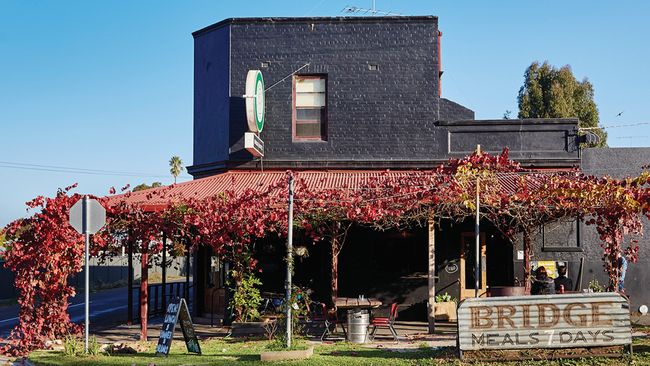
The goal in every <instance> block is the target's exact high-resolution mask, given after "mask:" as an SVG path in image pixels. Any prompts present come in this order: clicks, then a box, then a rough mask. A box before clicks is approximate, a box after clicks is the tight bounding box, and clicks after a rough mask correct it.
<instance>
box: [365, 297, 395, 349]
mask: <svg viewBox="0 0 650 366" xmlns="http://www.w3.org/2000/svg"><path fill="white" fill-rule="evenodd" d="M395 319H397V303H393V304H391V305H390V313H389V315H388V318H386V317H375V318H372V320H371V321H370V325H369V327H372V332H370V336H369V339H370V341H372V340H373V339H375V332H376V331H377V328H381V327H383V328H388V330H390V333H391V334H392V335H393V338H394V339H395V342H399V338H398V337H397V331H396V330H395V326H394V325H395Z"/></svg>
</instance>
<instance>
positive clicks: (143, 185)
mask: <svg viewBox="0 0 650 366" xmlns="http://www.w3.org/2000/svg"><path fill="white" fill-rule="evenodd" d="M157 187H162V183H160V182H153V183H151V185H148V184H147V183H140V184H138V185H137V186H135V187H133V192H137V191H143V190H145V189H149V188H157Z"/></svg>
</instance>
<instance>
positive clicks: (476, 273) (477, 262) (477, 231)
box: [474, 145, 481, 297]
mask: <svg viewBox="0 0 650 366" xmlns="http://www.w3.org/2000/svg"><path fill="white" fill-rule="evenodd" d="M476 153H477V154H478V155H479V156H480V155H481V145H476ZM480 183H481V178H480V176H479V175H477V176H476V223H475V224H474V235H475V236H476V245H475V248H474V297H478V288H479V280H478V276H479V273H480V271H481V262H480V260H481V227H480V225H481V217H480V215H481V201H480V198H479V192H480Z"/></svg>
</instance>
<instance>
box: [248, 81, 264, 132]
mask: <svg viewBox="0 0 650 366" xmlns="http://www.w3.org/2000/svg"><path fill="white" fill-rule="evenodd" d="M244 98H245V99H246V120H247V123H248V130H249V131H250V132H254V133H258V134H259V133H260V132H262V130H263V129H264V122H265V119H266V95H265V90H264V77H263V76H262V71H260V70H249V71H248V74H247V75H246V95H244Z"/></svg>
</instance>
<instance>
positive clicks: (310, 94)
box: [293, 75, 327, 141]
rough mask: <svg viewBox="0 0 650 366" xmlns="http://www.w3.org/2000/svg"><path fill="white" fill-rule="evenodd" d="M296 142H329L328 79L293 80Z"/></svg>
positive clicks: (306, 77) (303, 76) (307, 78)
mask: <svg viewBox="0 0 650 366" xmlns="http://www.w3.org/2000/svg"><path fill="white" fill-rule="evenodd" d="M293 138H294V140H316V141H325V140H327V78H326V77H325V76H324V75H296V76H295V77H294V79H293Z"/></svg>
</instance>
